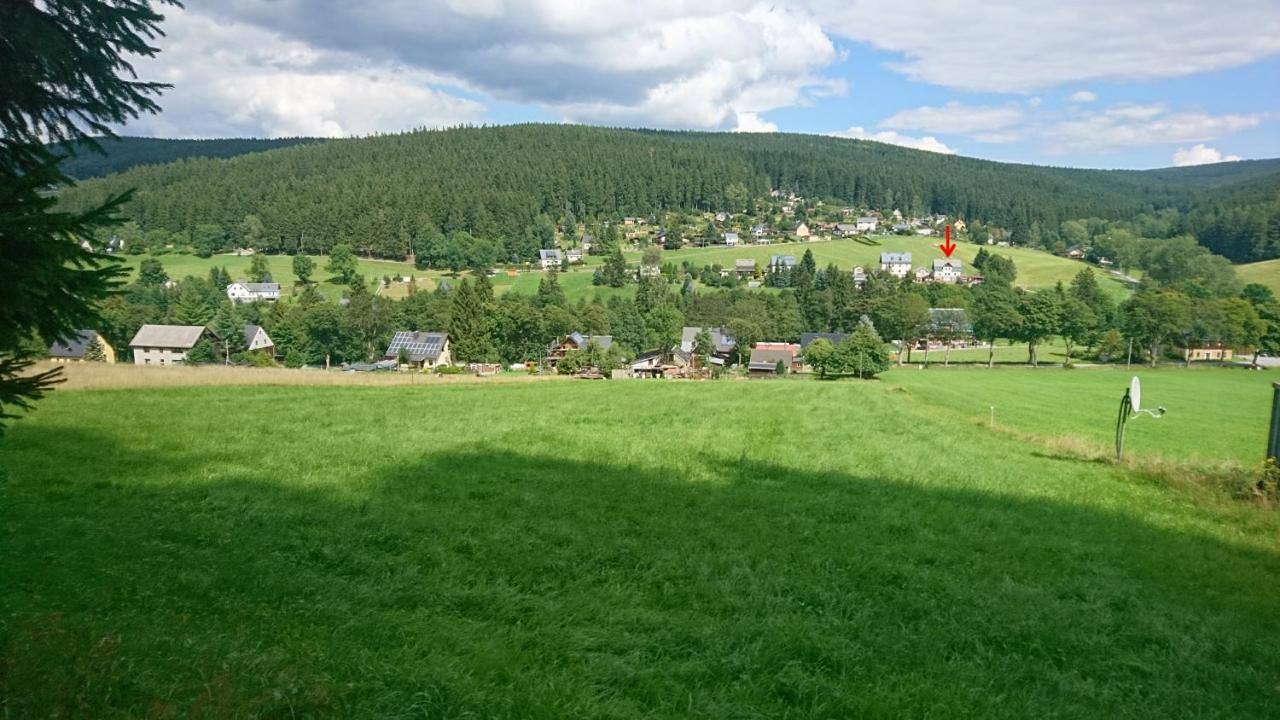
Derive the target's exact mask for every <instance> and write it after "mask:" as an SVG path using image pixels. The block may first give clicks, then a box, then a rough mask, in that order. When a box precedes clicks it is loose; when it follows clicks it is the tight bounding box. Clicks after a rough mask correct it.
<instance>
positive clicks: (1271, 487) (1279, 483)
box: [1258, 458, 1280, 501]
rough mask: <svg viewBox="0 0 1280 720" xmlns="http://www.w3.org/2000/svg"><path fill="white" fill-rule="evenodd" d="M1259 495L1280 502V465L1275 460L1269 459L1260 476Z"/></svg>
mask: <svg viewBox="0 0 1280 720" xmlns="http://www.w3.org/2000/svg"><path fill="white" fill-rule="evenodd" d="M1258 493H1259V494H1260V495H1262V497H1264V498H1266V499H1267V500H1272V501H1280V465H1277V464H1276V460H1275V458H1267V462H1266V464H1264V465H1263V466H1262V473H1261V474H1260V475H1259V476H1258Z"/></svg>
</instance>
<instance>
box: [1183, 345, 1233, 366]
mask: <svg viewBox="0 0 1280 720" xmlns="http://www.w3.org/2000/svg"><path fill="white" fill-rule="evenodd" d="M1185 352H1186V358H1187V360H1188V361H1189V362H1194V361H1196V360H1218V361H1226V360H1230V359H1231V358H1232V357H1234V356H1235V353H1234V352H1232V351H1231V348H1229V347H1226V346H1225V345H1223V344H1222V343H1205V344H1204V345H1200V346H1199V347H1189V348H1185Z"/></svg>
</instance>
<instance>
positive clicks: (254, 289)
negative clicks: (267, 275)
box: [227, 280, 280, 303]
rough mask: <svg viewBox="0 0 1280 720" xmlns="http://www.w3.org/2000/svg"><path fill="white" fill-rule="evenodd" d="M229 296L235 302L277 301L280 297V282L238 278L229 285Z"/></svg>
mask: <svg viewBox="0 0 1280 720" xmlns="http://www.w3.org/2000/svg"><path fill="white" fill-rule="evenodd" d="M227 297H228V298H230V300H231V302H234V303H251V302H275V301H277V300H279V299H280V283H274V282H260V283H251V282H247V281H245V280H237V281H235V282H233V283H231V284H230V285H228V286H227Z"/></svg>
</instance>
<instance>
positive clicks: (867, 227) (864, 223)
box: [856, 215, 880, 232]
mask: <svg viewBox="0 0 1280 720" xmlns="http://www.w3.org/2000/svg"><path fill="white" fill-rule="evenodd" d="M879 225H880V219H879V218H874V217H871V216H869V215H864V216H862V217H860V218H858V222H857V224H856V227H857V229H858V232H875V231H876V228H877V227H879Z"/></svg>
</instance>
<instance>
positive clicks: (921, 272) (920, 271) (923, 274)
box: [912, 265, 933, 282]
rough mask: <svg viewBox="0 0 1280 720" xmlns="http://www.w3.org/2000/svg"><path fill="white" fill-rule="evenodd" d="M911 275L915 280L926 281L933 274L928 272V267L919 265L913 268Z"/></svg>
mask: <svg viewBox="0 0 1280 720" xmlns="http://www.w3.org/2000/svg"><path fill="white" fill-rule="evenodd" d="M912 275H913V277H915V280H916V282H928V281H929V278H930V277H932V276H933V273H932V272H930V270H929V268H927V267H925V266H923V265H921V266H920V267H918V268H916V269H915V271H914V272H913V273H912Z"/></svg>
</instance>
